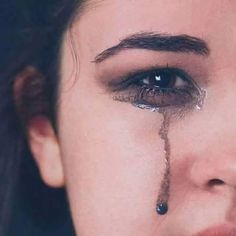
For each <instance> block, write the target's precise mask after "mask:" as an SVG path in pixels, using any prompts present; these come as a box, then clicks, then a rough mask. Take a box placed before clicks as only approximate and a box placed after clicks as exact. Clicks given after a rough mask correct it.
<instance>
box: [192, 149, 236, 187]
mask: <svg viewBox="0 0 236 236" xmlns="http://www.w3.org/2000/svg"><path fill="white" fill-rule="evenodd" d="M219 155H221V157H219ZM190 176H191V179H192V181H193V183H194V184H195V185H197V186H198V187H200V188H204V189H213V188H214V187H215V186H218V185H222V186H225V187H226V186H227V187H233V188H234V187H236V156H230V155H228V154H219V153H218V154H210V153H209V156H207V157H206V159H205V160H204V159H201V160H199V161H196V162H194V164H193V165H192V168H191V170H190Z"/></svg>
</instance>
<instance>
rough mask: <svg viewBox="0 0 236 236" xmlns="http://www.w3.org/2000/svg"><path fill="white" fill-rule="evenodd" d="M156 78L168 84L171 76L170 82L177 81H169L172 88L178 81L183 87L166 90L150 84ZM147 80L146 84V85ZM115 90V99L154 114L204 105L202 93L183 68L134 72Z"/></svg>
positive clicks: (118, 84)
mask: <svg viewBox="0 0 236 236" xmlns="http://www.w3.org/2000/svg"><path fill="white" fill-rule="evenodd" d="M153 76H154V78H155V81H154V82H159V83H160V84H161V83H162V84H163V83H164V84H165V83H167V82H168V81H167V80H168V76H169V77H171V78H169V79H173V78H174V81H169V82H170V84H171V85H173V82H174V83H175V84H176V81H177V80H178V82H179V83H180V84H181V86H178V87H168V86H166V87H165V86H163V85H162V86H156V85H155V84H154V83H152V84H150V83H149V84H148V81H149V82H150V80H151V79H153ZM163 76H166V78H165V80H164V81H162V79H161V78H162V77H163ZM180 80H182V81H180ZM144 81H146V84H144V83H143V82H144ZM183 84H184V85H183ZM113 91H114V92H115V95H114V96H113V99H114V100H116V101H120V102H129V103H131V104H132V105H134V106H136V107H139V108H143V109H151V110H153V111H156V110H160V109H164V110H165V109H171V108H173V109H174V108H175V109H176V108H177V109H178V110H183V109H193V108H194V107H200V106H201V103H202V101H201V94H202V90H201V89H200V87H199V86H198V85H197V84H196V82H195V81H194V80H193V79H192V78H191V76H189V74H188V73H187V72H185V71H184V70H182V69H179V68H173V67H172V68H171V67H168V66H167V67H163V68H152V69H149V70H145V71H139V72H136V73H131V74H129V75H127V76H125V77H124V79H122V80H121V81H120V82H119V83H117V84H116V85H115V86H114V90H113Z"/></svg>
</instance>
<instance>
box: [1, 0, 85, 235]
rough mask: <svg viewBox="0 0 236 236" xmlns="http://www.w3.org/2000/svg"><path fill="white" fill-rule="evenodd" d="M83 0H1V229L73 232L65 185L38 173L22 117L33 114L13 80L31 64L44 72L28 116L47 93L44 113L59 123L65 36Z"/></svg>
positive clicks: (21, 232) (19, 232)
mask: <svg viewBox="0 0 236 236" xmlns="http://www.w3.org/2000/svg"><path fill="white" fill-rule="evenodd" d="M81 6H82V1H79V0H50V1H49V0H41V1H34V0H1V3H0V27H1V36H0V101H1V102H0V146H1V148H0V178H1V187H0V200H1V201H0V204H1V206H0V209H1V214H0V235H4V236H5V235H11V236H13V235H24V236H27V235H34V236H36V235H41V234H42V235H48V234H47V232H48V233H49V235H57V236H59V235H73V228H72V224H71V219H70V212H69V210H68V204H67V200H66V194H65V191H64V190H63V189H51V188H49V187H46V185H44V184H43V182H42V181H41V179H40V177H39V172H38V170H37V168H36V165H35V163H34V161H33V158H32V154H31V152H30V150H29V147H28V145H27V140H26V135H25V133H24V132H23V128H24V126H22V119H20V118H22V117H23V123H24V119H25V118H27V119H28V118H30V117H24V116H21V117H19V115H18V113H17V109H16V105H15V102H14V94H13V84H14V82H15V79H16V77H17V75H18V74H19V73H20V72H21V71H22V70H23V69H24V68H26V67H27V66H29V65H30V66H33V67H35V68H37V69H38V70H39V71H40V72H41V73H42V77H40V80H41V82H42V83H37V82H36V83H33V82H32V84H31V85H32V87H31V85H29V87H28V91H30V96H31V98H33V99H32V100H31V104H30V103H26V104H22V106H27V109H28V111H29V113H28V115H29V116H30V115H34V114H35V112H36V113H37V112H41V111H42V109H41V108H40V106H41V104H40V102H39V101H41V100H40V99H41V98H39V100H38V96H39V95H40V96H41V95H43V100H44V101H47V105H48V109H47V110H46V111H45V114H44V115H47V116H48V117H49V118H50V120H51V121H52V124H53V126H54V128H55V129H56V111H57V109H56V107H57V104H56V101H57V88H58V83H59V80H60V78H59V64H60V48H61V42H62V39H63V34H64V32H65V31H66V29H67V28H68V27H69V26H70V24H71V23H72V21H73V19H74V18H73V17H74V16H75V15H77V11H78V9H79V8H80V7H81ZM37 86H38V88H37ZM42 88H43V89H42ZM37 91H41V92H37ZM42 91H43V93H42ZM26 96H27V94H26ZM31 108H32V109H33V108H34V109H35V108H36V110H35V111H31ZM23 115H24V114H23ZM63 227H64V228H67V229H66V230H65V231H63ZM59 230H60V231H61V232H60V231H59ZM40 231H41V233H40Z"/></svg>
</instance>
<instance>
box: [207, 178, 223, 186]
mask: <svg viewBox="0 0 236 236" xmlns="http://www.w3.org/2000/svg"><path fill="white" fill-rule="evenodd" d="M223 184H225V182H224V181H223V180H221V179H211V180H210V181H209V182H208V186H209V187H213V186H217V185H223Z"/></svg>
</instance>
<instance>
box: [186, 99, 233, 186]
mask: <svg viewBox="0 0 236 236" xmlns="http://www.w3.org/2000/svg"><path fill="white" fill-rule="evenodd" d="M229 99H230V101H232V96H231V97H230V98H229ZM234 100H235V95H234ZM225 102H226V100H225V101H224V104H223V103H222V104H221V105H222V106H220V104H218V105H219V106H218V107H217V108H215V109H212V110H211V112H210V113H211V115H210V116H211V117H209V110H208V111H207V109H206V111H205V115H203V116H205V117H204V125H203V126H204V127H201V128H202V130H204V133H202V135H201V136H202V137H201V136H199V138H198V141H199V142H198V144H199V146H198V147H196V149H195V153H193V155H194V158H193V160H194V161H193V162H192V165H191V167H190V169H189V170H190V172H189V173H190V179H191V180H192V182H193V183H194V185H196V186H198V187H200V188H207V189H214V188H215V187H216V186H219V185H220V186H221V188H220V189H225V188H226V187H227V188H228V189H229V188H231V187H233V188H235V187H236V109H235V108H234V106H232V107H231V108H230V109H226V106H225ZM203 113H204V112H203ZM201 138H202V139H204V141H203V140H200V139H201ZM222 186H223V187H222ZM218 189H219V188H218ZM231 189H232V188H231Z"/></svg>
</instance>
